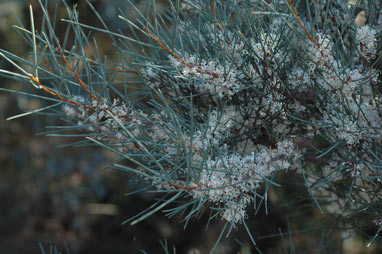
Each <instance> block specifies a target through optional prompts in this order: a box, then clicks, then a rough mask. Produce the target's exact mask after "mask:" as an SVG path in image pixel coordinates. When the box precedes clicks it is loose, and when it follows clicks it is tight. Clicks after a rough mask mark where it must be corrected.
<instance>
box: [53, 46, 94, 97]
mask: <svg viewBox="0 0 382 254" xmlns="http://www.w3.org/2000/svg"><path fill="white" fill-rule="evenodd" d="M60 47H61V46H60V45H58V47H57V51H58V53H59V54H60V55H61V58H62V60H64V62H65V64H66V66H67V67H68V69H69V71H70V72H71V73H72V75H73V76H74V77H75V78H76V79H77V81H78V83H79V84H80V86H81V87H82V89H84V90H85V91H86V92H87V93H88V94H90V96H91V98H92V99H93V100H98V99H97V96H95V95H93V94H92V93H91V92H90V90H89V88H87V87H86V86H85V84H84V82H82V80H81V78H80V77H79V76H78V74H77V73H76V72H75V71H74V70H73V68H72V66H71V65H70V63H69V62H68V60H67V59H66V57H65V56H64V54H63V53H62V51H61V49H60Z"/></svg>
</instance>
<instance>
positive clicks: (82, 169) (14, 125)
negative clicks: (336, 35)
mask: <svg viewBox="0 0 382 254" xmlns="http://www.w3.org/2000/svg"><path fill="white" fill-rule="evenodd" d="M91 2H92V4H94V6H95V7H96V8H97V10H98V11H99V13H100V14H101V16H102V17H103V18H104V20H105V22H106V23H107V24H108V25H109V26H110V27H111V29H114V30H122V31H123V30H124V27H123V26H124V24H123V22H120V20H119V19H116V16H117V14H118V12H117V10H118V8H122V7H123V6H124V5H123V2H126V1H119V0H94V1H91ZM28 4H29V2H28V1H15V0H13V1H4V0H2V1H0V20H1V21H0V48H1V49H5V50H7V51H10V52H12V53H14V54H16V55H18V56H20V57H22V58H28V57H29V56H30V54H31V48H30V47H29V46H28V45H26V44H25V42H24V41H23V40H22V39H20V37H19V36H18V34H17V33H16V32H15V31H14V30H13V29H12V27H11V26H10V25H12V24H16V23H17V22H18V21H17V19H19V22H21V23H22V24H24V25H25V27H27V28H29V27H30V20H29V10H28ZM32 4H33V9H34V12H35V15H34V16H35V17H36V18H37V17H41V16H42V12H41V9H40V8H39V5H38V3H37V1H32ZM68 4H69V5H72V4H77V9H78V10H79V12H80V21H81V22H83V23H87V24H91V25H93V26H98V27H101V25H100V24H99V22H98V20H97V19H96V17H95V15H94V14H93V13H92V11H91V9H90V8H89V7H88V6H87V5H86V3H84V2H83V1H80V0H77V1H68ZM136 4H137V5H138V6H141V8H143V7H144V6H146V5H147V1H145V0H141V1H136ZM56 5H58V7H59V8H58V17H59V18H65V17H66V16H67V15H66V10H65V6H64V5H63V4H62V3H61V2H60V1H50V5H49V8H50V10H52V11H53V10H54V8H55V6H56ZM121 6H122V7H121ZM163 6H165V5H163ZM124 11H125V12H126V13H127V14H128V16H129V11H130V10H129V9H125V10H124ZM16 17H17V19H16ZM130 17H131V18H132V19H133V18H134V14H133V13H131V14H130ZM36 22H38V21H36ZM36 27H38V26H36ZM57 27H58V29H57V31H56V32H57V34H58V36H59V37H60V36H63V33H64V32H65V28H66V24H65V23H63V22H59V23H58V25H57ZM93 35H94V36H95V37H96V38H97V43H98V45H99V48H100V49H101V51H102V53H103V54H106V55H107V56H108V58H109V59H118V56H115V55H113V53H114V52H113V48H112V46H111V42H110V41H109V39H108V37H107V36H105V35H103V34H97V33H94V34H93ZM115 61H116V60H115ZM0 68H1V69H6V70H12V71H17V70H15V69H14V68H13V67H12V66H11V65H9V64H8V63H6V62H5V61H3V60H0ZM0 80H1V85H0V87H1V88H5V89H11V90H14V91H24V92H28V91H29V92H32V89H33V87H32V86H28V85H27V84H22V83H20V82H15V81H12V80H11V79H5V78H0ZM33 93H35V94H36V93H37V94H41V95H46V94H44V93H43V92H40V91H33ZM42 106H43V105H41V102H40V101H39V100H37V99H35V98H33V97H27V96H23V95H20V94H15V93H10V92H4V91H0V200H1V203H0V215H1V216H0V253H11V254H12V253H41V250H40V247H39V243H41V244H42V245H43V246H44V247H45V248H46V249H47V248H49V246H50V245H55V246H57V247H58V249H60V250H62V251H63V250H64V249H65V248H64V241H65V242H66V243H67V244H68V246H69V248H70V250H71V253H141V252H140V251H141V250H144V251H147V252H148V253H164V251H163V248H162V246H161V244H160V242H159V241H164V240H165V239H167V242H168V245H169V247H170V248H169V249H170V250H172V246H175V247H176V250H177V253H181V254H182V253H195V254H196V253H208V250H210V249H211V248H212V246H213V245H214V243H215V241H216V239H217V238H218V236H219V234H220V231H221V229H222V228H223V226H224V223H223V222H222V221H220V220H217V221H214V222H212V223H210V225H209V228H208V230H207V231H205V225H206V224H207V222H208V214H206V215H204V216H203V217H202V218H201V219H200V220H196V219H195V220H192V221H191V222H190V223H189V225H187V227H186V229H184V223H183V222H182V221H181V219H180V218H171V219H168V218H167V217H165V216H164V215H163V214H162V213H157V214H155V215H153V216H151V217H149V218H148V219H146V220H145V221H143V222H141V223H139V224H137V225H135V226H130V225H128V224H126V225H121V224H122V223H123V221H125V220H126V219H128V218H130V217H131V216H133V215H135V214H137V213H139V212H140V211H142V210H144V209H145V208H147V207H148V206H150V205H151V204H152V201H153V199H154V198H156V196H155V195H154V194H150V193H146V192H142V193H138V194H135V195H129V196H126V195H125V194H126V193H128V192H130V191H133V190H135V189H137V188H140V187H143V186H142V184H141V183H139V182H137V181H136V179H134V178H132V177H131V176H129V175H128V174H127V173H125V172H119V171H116V170H111V169H108V168H107V166H108V165H109V164H110V163H111V162H112V161H113V160H115V159H117V158H116V156H115V155H114V154H112V153H110V152H107V151H105V150H104V149H101V148H97V147H65V148H57V146H59V145H63V144H67V143H71V142H74V141H76V139H75V138H62V137H51V136H46V135H39V134H38V133H39V132H43V131H46V127H47V126H49V125H54V124H56V123H57V122H54V121H60V120H59V119H53V118H52V117H49V115H43V114H36V115H31V116H26V117H22V118H16V119H14V120H11V121H7V120H6V119H7V118H8V117H11V116H14V115H18V114H21V113H23V112H28V111H31V110H34V109H38V108H40V107H42ZM288 181H289V182H290V181H292V182H293V181H294V182H296V183H298V182H299V181H301V179H300V180H298V176H294V175H288V176H280V179H279V182H281V183H282V182H288ZM295 188H296V189H293V187H292V189H289V190H290V191H291V193H293V191H296V192H297V193H298V191H303V188H300V187H298V185H296V187H295ZM269 195H270V198H269V202H268V211H269V213H268V215H266V214H265V211H264V209H261V210H260V212H259V214H258V215H257V216H256V217H255V218H253V219H251V220H249V221H248V225H249V228H250V230H251V231H252V234H253V235H254V237H255V240H256V242H257V244H258V248H259V249H260V250H262V251H263V253H284V248H286V250H289V247H288V246H289V241H293V243H294V248H295V249H296V252H297V253H314V252H315V251H317V250H318V246H319V244H320V242H321V243H322V242H324V243H325V241H327V243H328V244H332V250H334V252H330V253H378V250H377V249H376V248H373V247H372V248H369V249H368V250H365V249H364V246H365V242H364V241H365V240H364V239H362V238H352V239H350V241H348V242H347V243H345V244H344V245H342V244H341V242H340V241H338V242H336V241H335V240H338V239H339V235H338V233H335V232H334V233H333V232H330V230H327V232H326V231H324V232H323V233H322V232H318V233H317V232H311V231H306V232H305V231H303V228H306V226H307V225H308V224H309V223H311V221H312V219H319V218H320V214H319V212H318V211H315V210H309V212H305V213H299V212H301V211H296V210H294V208H291V207H290V206H280V204H281V203H287V202H288V201H289V200H292V199H294V196H293V195H290V194H289V195H288V193H280V192H277V191H276V192H275V191H273V190H271V191H270V194H269ZM301 196H304V194H301ZM308 203H309V202H308V201H302V204H300V205H301V206H304V205H308ZM296 207H298V206H296ZM286 212H289V213H297V216H294V217H293V216H292V217H288V220H287V219H286ZM301 214H302V215H303V216H301ZM250 215H251V214H250ZM253 217H254V216H253ZM288 221H289V222H290V226H289V229H290V230H291V231H294V233H293V234H289V235H288V234H286V235H284V236H283V237H284V241H283V240H282V238H281V237H280V234H279V232H287V231H288ZM327 222H328V223H331V221H330V220H329V221H327ZM300 229H301V230H300ZM373 229H375V228H373ZM267 236H268V237H267ZM235 239H240V241H241V243H240V244H239V243H238V241H236V240H235ZM246 246H248V247H249V249H248V248H246ZM250 246H251V243H250V239H249V237H248V235H247V232H246V231H245V229H243V228H242V227H241V228H240V229H239V230H233V232H232V235H231V237H230V238H229V239H223V241H222V243H221V244H220V245H219V246H218V248H217V253H237V252H238V251H240V253H256V251H255V250H253V248H252V247H250ZM63 253H64V251H63ZM320 253H321V252H320ZM322 253H326V252H322ZM328 253H329V252H328Z"/></svg>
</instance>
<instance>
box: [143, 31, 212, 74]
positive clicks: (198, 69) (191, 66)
mask: <svg viewBox="0 0 382 254" xmlns="http://www.w3.org/2000/svg"><path fill="white" fill-rule="evenodd" d="M145 30H146V32H147V33H148V34H149V35H150V37H151V38H152V39H153V40H154V41H155V42H156V43H158V45H159V46H160V47H161V48H162V49H163V50H164V51H166V52H167V53H169V54H170V55H171V56H172V57H174V58H175V59H176V60H177V61H178V62H179V63H181V64H183V65H184V66H186V67H189V68H193V67H195V66H194V65H193V64H189V63H186V62H185V61H184V60H183V59H182V58H180V57H179V56H177V55H176V54H175V53H174V52H172V51H171V50H170V49H169V48H167V47H166V46H165V45H163V43H162V42H161V41H160V40H159V39H158V38H157V37H155V36H154V35H153V34H152V33H151V32H150V31H149V30H148V29H147V28H146V29H145ZM196 71H197V72H198V73H200V74H207V75H211V76H212V77H213V78H218V77H219V74H216V73H213V72H209V71H203V70H202V69H200V68H199V67H197V68H196Z"/></svg>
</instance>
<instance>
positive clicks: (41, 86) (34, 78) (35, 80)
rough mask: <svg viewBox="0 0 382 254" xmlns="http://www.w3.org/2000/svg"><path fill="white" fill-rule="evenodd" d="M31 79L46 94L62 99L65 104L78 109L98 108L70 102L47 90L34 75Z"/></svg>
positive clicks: (30, 76)
mask: <svg viewBox="0 0 382 254" xmlns="http://www.w3.org/2000/svg"><path fill="white" fill-rule="evenodd" d="M29 78H30V79H31V81H32V82H34V83H35V84H37V85H38V86H39V87H40V88H42V89H43V90H44V91H45V92H47V93H49V94H51V95H53V96H54V97H57V98H58V99H60V100H61V101H63V102H66V103H70V104H73V105H76V106H78V107H82V108H92V109H93V108H96V107H94V106H87V105H82V104H80V103H78V102H76V101H73V100H68V99H65V98H64V97H62V96H61V95H59V94H58V93H55V92H53V91H52V90H50V89H49V88H47V87H46V86H44V85H43V84H41V82H40V81H39V80H38V78H36V77H34V76H33V75H32V74H29Z"/></svg>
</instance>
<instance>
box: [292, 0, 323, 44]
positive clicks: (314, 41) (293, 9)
mask: <svg viewBox="0 0 382 254" xmlns="http://www.w3.org/2000/svg"><path fill="white" fill-rule="evenodd" d="M288 4H289V6H290V8H291V9H292V12H293V15H294V16H295V18H296V19H297V22H298V24H299V25H300V26H301V28H302V29H303V30H304V32H305V34H306V36H308V38H309V40H310V41H311V42H313V43H314V44H315V45H316V46H319V44H318V42H317V41H316V40H315V39H314V38H313V37H312V36H311V35H310V33H309V32H308V30H307V29H306V28H305V26H304V25H303V24H302V22H301V20H300V18H299V17H298V14H297V10H296V8H295V7H294V5H293V3H292V0H288Z"/></svg>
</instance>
